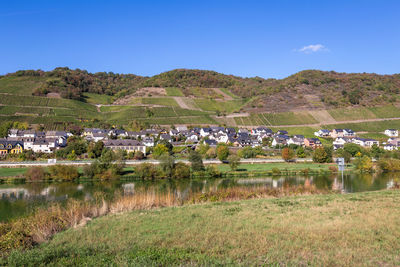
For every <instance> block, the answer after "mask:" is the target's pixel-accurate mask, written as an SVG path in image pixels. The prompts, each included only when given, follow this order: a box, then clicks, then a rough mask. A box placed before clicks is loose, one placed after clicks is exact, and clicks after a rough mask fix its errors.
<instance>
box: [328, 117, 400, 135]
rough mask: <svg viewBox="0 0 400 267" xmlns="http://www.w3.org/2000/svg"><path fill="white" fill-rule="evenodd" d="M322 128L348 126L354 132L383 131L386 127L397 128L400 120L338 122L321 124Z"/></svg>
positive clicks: (399, 125)
mask: <svg viewBox="0 0 400 267" xmlns="http://www.w3.org/2000/svg"><path fill="white" fill-rule="evenodd" d="M322 128H323V129H335V128H336V129H337V128H339V129H340V128H341V129H343V128H349V129H352V130H353V131H356V132H374V133H379V132H383V131H385V130H386V129H392V128H394V129H399V128H400V120H387V121H372V122H360V123H339V124H330V125H323V126H322Z"/></svg>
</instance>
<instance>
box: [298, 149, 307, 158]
mask: <svg viewBox="0 0 400 267" xmlns="http://www.w3.org/2000/svg"><path fill="white" fill-rule="evenodd" d="M296 154H297V157H298V158H305V157H306V151H305V150H304V148H303V147H302V146H300V147H299V148H298V149H297V150H296Z"/></svg>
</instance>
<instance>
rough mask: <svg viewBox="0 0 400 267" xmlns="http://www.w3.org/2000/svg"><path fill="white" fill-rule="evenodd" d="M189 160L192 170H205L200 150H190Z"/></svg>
mask: <svg viewBox="0 0 400 267" xmlns="http://www.w3.org/2000/svg"><path fill="white" fill-rule="evenodd" d="M189 162H190V164H191V167H192V170H193V171H194V172H198V171H203V170H204V164H203V159H202V158H201V154H200V153H199V152H197V151H195V150H192V151H190V153H189Z"/></svg>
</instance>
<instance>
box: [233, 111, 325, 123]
mask: <svg viewBox="0 0 400 267" xmlns="http://www.w3.org/2000/svg"><path fill="white" fill-rule="evenodd" d="M235 121H236V123H237V124H238V125H267V126H274V125H298V124H313V123H318V122H317V121H316V120H315V119H314V118H313V117H312V116H311V115H310V114H309V113H308V112H283V113H260V114H254V113H253V114H250V116H249V117H239V118H235Z"/></svg>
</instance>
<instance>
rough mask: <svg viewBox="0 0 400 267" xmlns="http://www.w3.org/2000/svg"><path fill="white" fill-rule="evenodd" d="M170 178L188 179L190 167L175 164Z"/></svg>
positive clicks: (181, 163) (180, 163)
mask: <svg viewBox="0 0 400 267" xmlns="http://www.w3.org/2000/svg"><path fill="white" fill-rule="evenodd" d="M172 176H173V178H176V179H185V178H190V167H189V166H188V165H186V164H185V163H183V162H178V163H177V164H175V167H174V171H173V175H172Z"/></svg>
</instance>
